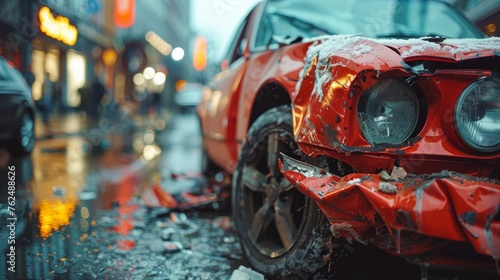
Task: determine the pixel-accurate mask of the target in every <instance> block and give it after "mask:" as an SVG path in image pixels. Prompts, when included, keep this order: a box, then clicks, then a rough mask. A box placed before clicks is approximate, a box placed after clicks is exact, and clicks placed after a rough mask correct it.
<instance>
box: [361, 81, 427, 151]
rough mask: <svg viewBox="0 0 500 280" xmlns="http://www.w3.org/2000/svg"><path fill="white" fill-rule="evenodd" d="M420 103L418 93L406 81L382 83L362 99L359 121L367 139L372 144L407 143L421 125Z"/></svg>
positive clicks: (364, 93) (363, 95)
mask: <svg viewBox="0 0 500 280" xmlns="http://www.w3.org/2000/svg"><path fill="white" fill-rule="evenodd" d="M418 104H419V103H418V99H417V96H416V94H415V92H414V91H413V89H412V88H411V87H410V86H409V85H408V84H407V83H405V82H404V81H403V80H400V79H396V78H390V79H385V80H382V81H380V82H378V83H377V84H375V85H374V86H373V87H372V88H370V89H369V90H367V91H365V92H363V94H362V95H361V97H360V100H359V104H358V121H359V126H360V128H361V132H362V133H363V136H364V137H365V139H366V140H367V141H368V142H369V143H370V144H372V145H377V144H392V145H399V144H401V143H403V142H404V141H406V140H407V139H408V138H409V137H410V135H411V134H412V133H413V131H414V130H415V127H416V125H417V122H418V117H419V105H418Z"/></svg>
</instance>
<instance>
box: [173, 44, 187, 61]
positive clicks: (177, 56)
mask: <svg viewBox="0 0 500 280" xmlns="http://www.w3.org/2000/svg"><path fill="white" fill-rule="evenodd" d="M183 57H184V50H183V49H182V48H181V47H177V48H175V49H174V50H173V51H172V59H173V60H175V61H179V60H181V59H182V58H183Z"/></svg>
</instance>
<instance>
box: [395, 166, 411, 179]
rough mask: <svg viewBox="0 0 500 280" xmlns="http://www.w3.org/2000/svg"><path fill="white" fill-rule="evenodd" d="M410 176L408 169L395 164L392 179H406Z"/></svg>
mask: <svg viewBox="0 0 500 280" xmlns="http://www.w3.org/2000/svg"><path fill="white" fill-rule="evenodd" d="M406 176H408V173H406V170H404V168H402V167H397V166H394V168H393V169H392V171H391V178H392V179H404V178H406Z"/></svg>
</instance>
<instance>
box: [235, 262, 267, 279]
mask: <svg viewBox="0 0 500 280" xmlns="http://www.w3.org/2000/svg"><path fill="white" fill-rule="evenodd" d="M264 279H265V278H264V275H262V274H260V273H258V272H257V271H254V270H252V269H250V268H248V267H244V266H242V265H240V267H238V269H237V270H234V271H233V273H232V274H231V278H230V280H264Z"/></svg>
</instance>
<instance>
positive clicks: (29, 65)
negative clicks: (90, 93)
mask: <svg viewBox="0 0 500 280" xmlns="http://www.w3.org/2000/svg"><path fill="white" fill-rule="evenodd" d="M112 4H113V0H18V1H12V0H0V6H1V7H2V9H0V31H1V32H0V34H1V35H0V54H1V55H3V56H5V57H7V58H8V59H9V60H11V61H12V62H13V63H14V64H15V66H16V67H17V68H18V69H19V70H21V72H22V73H23V74H25V75H27V76H28V73H30V72H32V73H33V74H34V82H33V84H32V90H33V98H34V99H35V100H38V99H40V97H41V95H42V85H43V83H44V80H45V79H50V80H51V81H52V82H53V83H54V85H55V89H56V90H55V92H54V95H55V102H56V103H57V105H60V108H61V109H71V108H76V107H78V106H79V105H80V97H79V94H78V89H79V88H81V87H83V86H84V85H85V84H86V83H90V82H91V81H92V80H94V79H99V80H100V81H101V82H102V83H104V84H105V85H106V87H107V88H108V89H111V88H112V87H113V80H114V79H113V76H114V72H113V71H114V59H115V58H116V52H115V50H114V49H115V45H116V43H115V41H114V40H113V38H114V25H113V17H112V16H113V8H112ZM45 73H48V78H47V77H46V76H45V75H44V74H45Z"/></svg>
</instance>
